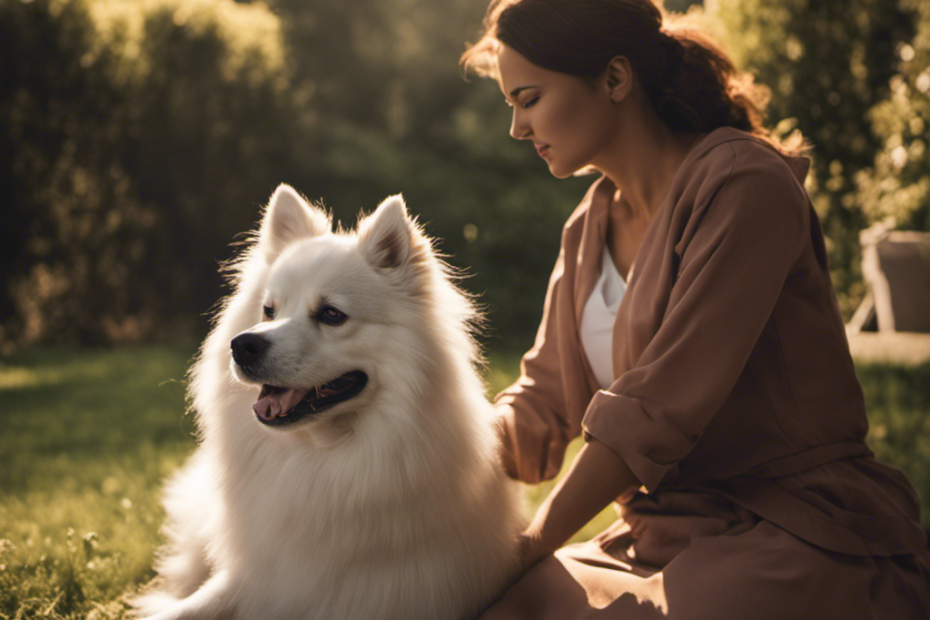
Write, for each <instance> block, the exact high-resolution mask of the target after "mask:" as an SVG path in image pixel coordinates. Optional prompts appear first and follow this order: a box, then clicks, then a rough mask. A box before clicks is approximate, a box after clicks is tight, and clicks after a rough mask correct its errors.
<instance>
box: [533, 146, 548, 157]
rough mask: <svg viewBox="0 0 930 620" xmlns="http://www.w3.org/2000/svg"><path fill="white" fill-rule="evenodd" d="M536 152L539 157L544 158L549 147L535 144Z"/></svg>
mask: <svg viewBox="0 0 930 620" xmlns="http://www.w3.org/2000/svg"><path fill="white" fill-rule="evenodd" d="M536 152H537V153H539V156H540V157H545V156H546V154H547V153H548V152H549V145H548V144H537V145H536Z"/></svg>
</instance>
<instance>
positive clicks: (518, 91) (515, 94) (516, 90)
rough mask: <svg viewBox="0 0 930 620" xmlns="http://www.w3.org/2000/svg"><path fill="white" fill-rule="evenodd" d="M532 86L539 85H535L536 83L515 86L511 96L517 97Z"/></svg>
mask: <svg viewBox="0 0 930 620" xmlns="http://www.w3.org/2000/svg"><path fill="white" fill-rule="evenodd" d="M531 88H539V86H535V85H534V86H518V87H517V88H514V89H513V90H512V91H510V97H511V98H512V99H516V98H517V95H519V94H520V93H522V92H523V91H525V90H529V89H531Z"/></svg>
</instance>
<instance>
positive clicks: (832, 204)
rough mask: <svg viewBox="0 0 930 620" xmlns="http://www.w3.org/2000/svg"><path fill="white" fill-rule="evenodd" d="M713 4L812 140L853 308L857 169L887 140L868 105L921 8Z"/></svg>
mask: <svg viewBox="0 0 930 620" xmlns="http://www.w3.org/2000/svg"><path fill="white" fill-rule="evenodd" d="M705 7H706V11H707V14H708V17H709V18H710V21H711V23H714V24H717V25H718V28H719V32H720V33H721V34H722V38H723V39H724V40H725V42H726V44H727V48H728V49H729V50H730V52H731V53H732V55H733V57H734V60H735V62H736V63H737V65H738V66H740V67H742V68H744V69H747V70H750V71H752V72H753V73H754V74H755V75H756V77H757V79H758V81H760V82H761V83H763V84H765V85H767V86H769V87H770V88H771V91H772V99H771V102H770V106H769V116H770V118H771V119H772V120H773V121H774V122H775V123H779V122H781V123H782V124H781V127H782V129H783V130H788V129H791V128H795V127H796V128H798V129H800V130H801V132H802V133H803V134H804V136H805V137H806V138H807V139H808V140H809V142H810V144H811V146H812V150H811V155H812V157H813V159H814V167H813V170H812V179H811V181H812V183H811V187H810V189H811V192H812V198H813V201H814V206H815V208H816V209H817V212H818V214H819V215H820V218H821V220H822V222H823V226H824V231H825V233H826V235H827V237H828V244H829V249H830V258H831V265H832V268H833V280H834V284H835V286H836V287H837V289H838V292H839V293H840V295H839V297H840V301H841V305H842V306H843V310H844V311H845V312H847V313H848V312H851V311H852V310H853V309H854V306H855V304H856V303H857V301H858V297H859V290H860V289H859V287H858V286H857V282H858V281H859V280H860V273H859V260H860V255H859V251H858V248H859V246H858V232H859V230H860V229H862V228H863V227H864V226H865V225H866V222H867V219H866V217H865V216H864V214H863V211H862V209H861V208H860V203H859V200H858V195H857V178H858V175H859V174H860V173H861V172H862V171H864V170H866V169H868V168H870V167H871V166H872V163H873V160H874V157H875V153H876V151H877V150H878V149H879V148H880V147H881V141H880V140H879V138H878V137H877V136H876V135H875V134H874V132H873V129H872V123H871V120H870V117H869V115H868V114H867V113H868V111H869V110H870V109H872V108H873V107H874V106H876V105H877V104H879V103H880V102H882V101H884V100H886V99H887V98H888V95H889V81H890V79H891V77H892V76H893V75H894V74H895V72H896V70H897V60H896V59H897V58H898V56H897V53H896V52H897V50H898V49H899V48H900V46H901V45H902V44H903V43H904V42H906V41H908V40H909V39H910V37H911V36H912V34H913V28H914V16H913V14H912V13H911V12H909V11H906V10H902V7H901V6H899V0H849V1H848V2H820V1H819V0H708V1H707V2H706V3H705Z"/></svg>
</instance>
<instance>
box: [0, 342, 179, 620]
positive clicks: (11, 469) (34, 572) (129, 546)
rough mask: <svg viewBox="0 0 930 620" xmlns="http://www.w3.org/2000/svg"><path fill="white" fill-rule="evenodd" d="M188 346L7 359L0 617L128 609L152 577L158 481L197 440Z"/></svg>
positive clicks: (102, 614) (0, 444)
mask: <svg viewBox="0 0 930 620" xmlns="http://www.w3.org/2000/svg"><path fill="white" fill-rule="evenodd" d="M192 352H193V349H184V348H144V349H124V350H119V351H98V350H63V349H43V350H35V351H28V352H24V353H22V354H17V355H15V356H13V357H8V358H5V359H3V360H2V361H0V400H2V403H3V406H2V408H0V618H3V619H4V620H7V619H12V618H17V619H19V618H23V619H26V618H52V619H64V618H67V619H72V618H74V619H76V618H85V617H87V618H94V619H98V618H99V619H103V618H122V617H124V616H125V612H126V609H125V606H124V605H123V604H122V603H121V602H120V600H119V599H120V597H121V596H122V595H123V594H124V593H126V592H127V591H130V590H131V588H133V587H135V585H136V584H138V583H141V582H145V581H147V580H148V579H150V578H151V576H152V573H151V569H150V565H151V560H152V550H153V548H154V546H155V545H156V542H157V539H158V528H159V524H160V522H161V519H162V511H161V508H160V506H159V488H160V485H161V482H162V481H163V479H164V478H165V477H166V476H167V475H168V474H169V473H170V472H171V471H173V470H174V469H175V468H177V466H178V465H179V464H180V463H181V462H182V461H183V459H184V457H185V456H186V454H188V453H189V452H190V450H191V449H192V447H193V444H194V442H193V438H192V431H193V428H194V427H193V423H192V420H191V418H190V416H184V415H183V412H184V408H185V403H184V384H183V380H184V373H185V372H186V369H187V366H188V360H189V358H190V356H191V354H192Z"/></svg>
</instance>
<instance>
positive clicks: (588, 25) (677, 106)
mask: <svg viewBox="0 0 930 620" xmlns="http://www.w3.org/2000/svg"><path fill="white" fill-rule="evenodd" d="M663 17H664V15H663V12H662V10H661V9H659V7H657V6H656V5H655V4H654V3H653V1H652V0H493V2H492V3H491V5H490V6H489V7H488V12H487V15H485V19H484V31H483V33H482V37H481V39H480V40H479V41H478V42H477V43H475V44H474V45H472V46H470V47H469V48H468V50H466V52H465V53H464V54H463V55H462V58H461V63H462V66H463V67H464V68H465V70H466V71H467V70H473V71H475V72H476V73H478V74H479V75H482V76H491V77H497V65H496V57H497V52H498V50H499V48H500V44H501V43H503V44H505V45H507V46H508V47H510V48H512V49H513V50H515V51H516V52H518V53H519V54H521V55H522V56H524V57H525V58H526V59H527V60H529V61H530V62H532V63H533V64H535V65H537V66H540V67H542V68H544V69H548V70H550V71H558V72H561V73H567V74H569V75H574V76H577V77H580V78H584V79H588V80H593V79H595V78H597V77H599V76H601V75H602V74H603V72H604V71H605V70H606V69H607V65H608V63H609V62H610V61H611V59H613V58H614V57H616V56H624V57H626V58H627V60H629V62H630V65H631V66H632V68H633V73H634V75H636V77H637V79H638V80H639V83H640V84H641V85H642V87H643V90H645V92H646V95H647V96H648V97H649V101H650V102H651V103H652V105H653V107H654V108H655V110H656V112H657V113H658V114H659V117H660V118H661V119H662V120H663V122H665V124H666V125H667V126H668V127H669V128H670V129H672V130H674V131H688V132H699V133H705V132H709V131H712V130H714V129H717V128H718V127H735V128H737V129H741V130H743V131H746V132H749V133H752V134H755V135H756V136H759V137H760V138H763V139H764V140H766V141H768V142H769V143H771V144H772V145H773V146H775V147H777V148H779V149H780V150H781V151H783V152H796V151H798V150H800V146H801V145H800V137H799V136H798V137H797V138H795V139H791V140H789V141H788V143H784V144H782V143H780V142H779V141H778V140H776V139H775V138H773V137H772V136H771V135H770V132H769V131H768V130H766V129H765V128H764V127H763V124H762V123H763V120H764V113H763V111H764V109H765V106H766V104H767V103H768V96H769V91H768V89H766V88H765V87H763V86H759V85H757V84H754V83H753V81H752V77H751V76H750V75H748V74H740V73H738V72H737V71H736V69H735V68H734V66H733V63H732V62H731V61H730V59H729V58H728V57H727V55H726V54H725V53H724V52H723V50H721V49H720V48H719V47H718V46H717V45H716V44H715V43H714V42H713V41H711V40H710V39H709V38H708V37H707V36H705V35H704V34H702V33H701V32H699V31H698V30H696V29H693V28H685V27H680V26H677V27H673V28H671V29H666V28H663Z"/></svg>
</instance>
